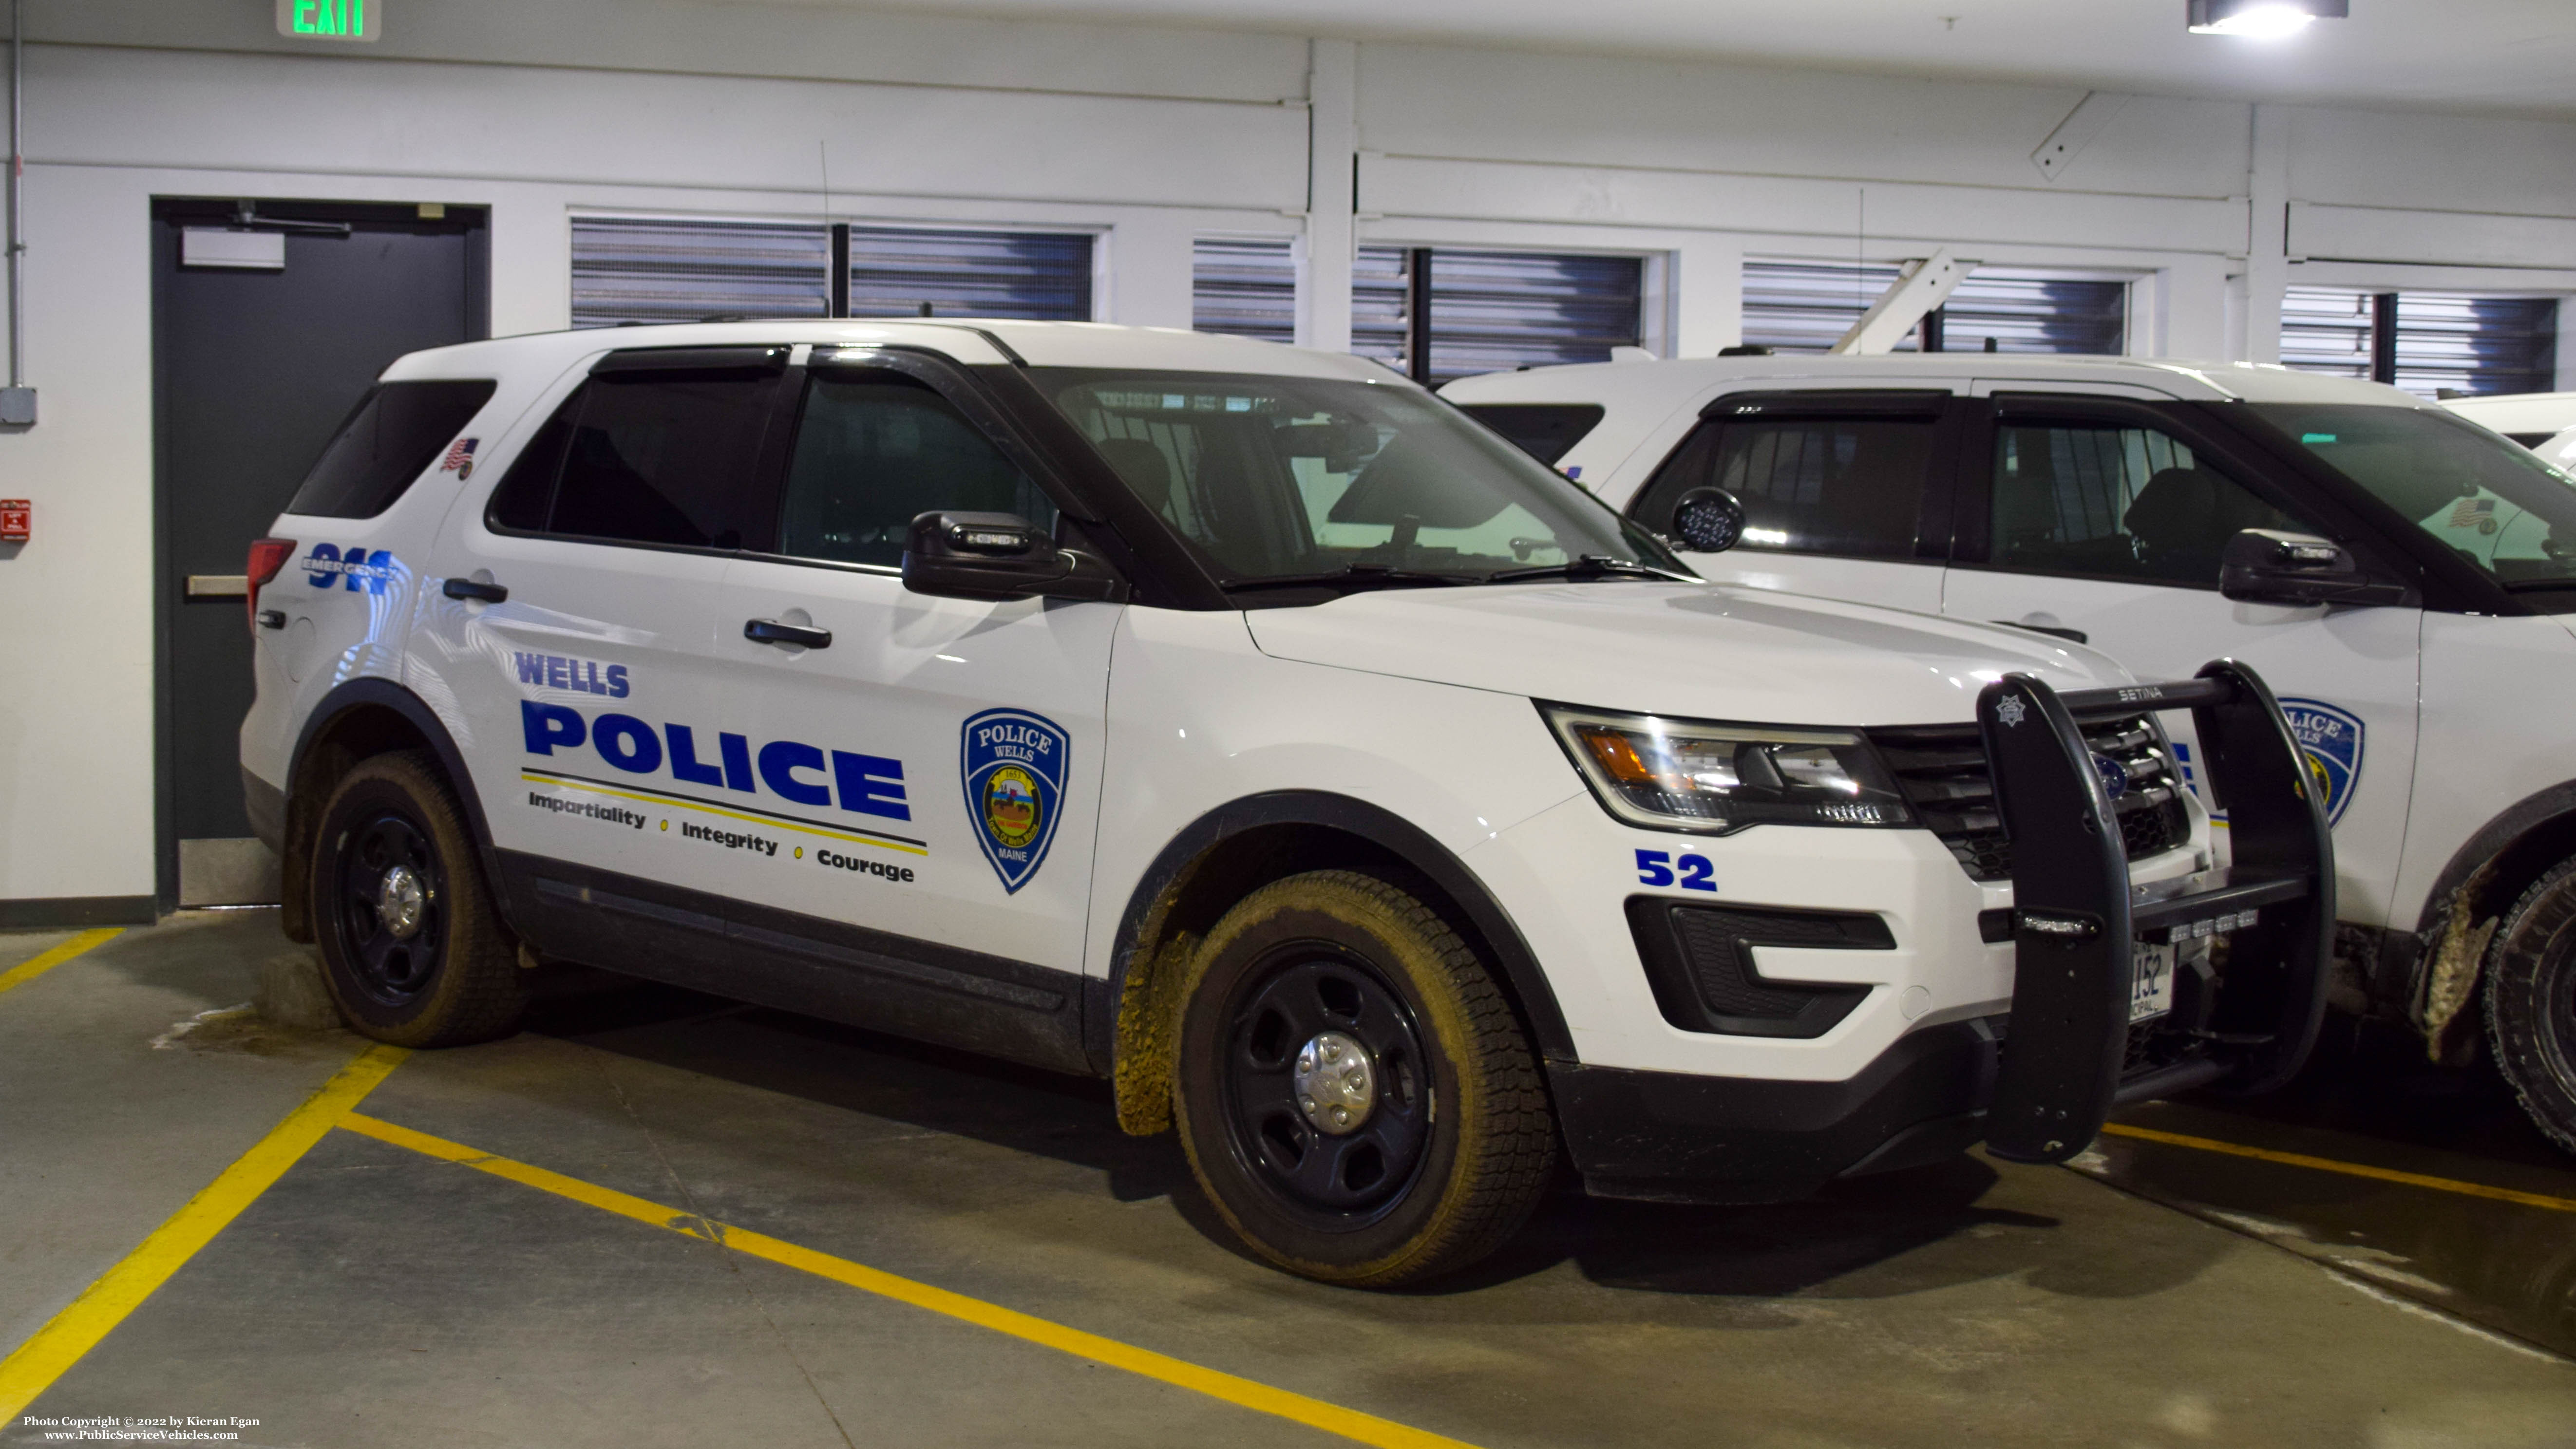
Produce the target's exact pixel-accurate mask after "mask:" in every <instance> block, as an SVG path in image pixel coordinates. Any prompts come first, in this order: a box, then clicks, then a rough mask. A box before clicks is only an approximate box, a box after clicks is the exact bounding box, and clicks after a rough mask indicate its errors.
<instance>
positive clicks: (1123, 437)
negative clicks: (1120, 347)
mask: <svg viewBox="0 0 2576 1449" xmlns="http://www.w3.org/2000/svg"><path fill="white" fill-rule="evenodd" d="M1032 376H1033V377H1034V378H1035V379H1036V381H1037V384H1038V386H1039V387H1040V389H1042V390H1043V391H1045V392H1046V393H1047V394H1048V395H1049V396H1050V397H1052V398H1053V399H1054V400H1055V402H1056V405H1057V406H1058V407H1061V408H1062V409H1063V410H1064V412H1065V414H1066V416H1068V417H1070V418H1071V419H1072V420H1073V422H1074V425H1075V426H1076V427H1079V428H1080V429H1081V430H1082V432H1083V434H1084V436H1086V437H1088V438H1090V439H1091V441H1092V443H1093V445H1094V446H1096V447H1097V448H1099V450H1100V453H1101V456H1102V457H1104V458H1106V459H1108V460H1109V463H1110V466H1112V467H1114V468H1116V469H1117V470H1118V473H1119V475H1120V476H1121V477H1123V478H1124V479H1126V481H1127V486H1128V487H1130V488H1132V489H1134V490H1135V492H1136V495H1137V496H1138V497H1140V498H1142V499H1143V500H1144V501H1145V503H1146V505H1147V506H1148V507H1150V508H1152V509H1154V510H1155V511H1156V512H1158V513H1160V514H1161V515H1162V516H1163V517H1164V518H1165V519H1166V520H1168V521H1169V522H1170V523H1171V525H1172V526H1173V528H1175V529H1176V530H1178V531H1179V532H1180V534H1181V535H1182V536H1183V537H1185V538H1187V539H1189V540H1190V541H1191V542H1192V543H1193V544H1195V545H1197V547H1198V549H1199V551H1200V553H1201V555H1202V556H1203V557H1204V558H1205V559H1206V560H1207V562H1208V564H1209V565H1210V567H1211V568H1212V569H1213V571H1214V572H1215V573H1216V575H1217V576H1218V578H1220V579H1221V580H1223V581H1224V582H1225V583H1226V584H1227V586H1228V587H1241V586H1251V585H1256V584H1258V583H1260V582H1261V581H1265V580H1267V581H1287V580H1295V579H1315V578H1318V577H1319V576H1350V577H1352V578H1353V581H1354V582H1357V581H1358V577H1357V576H1371V577H1369V578H1368V579H1367V582H1368V583H1369V584H1370V585H1371V586H1379V587H1382V586H1385V585H1387V584H1390V583H1422V584H1439V583H1469V582H1481V581H1483V580H1485V579H1487V578H1489V577H1491V576H1492V575H1495V574H1499V573H1503V572H1506V571H1509V570H1516V569H1543V568H1551V567H1555V568H1569V569H1574V570H1575V571H1577V572H1582V571H1583V570H1581V569H1580V568H1579V567H1578V566H1580V565H1582V564H1583V563H1584V561H1585V560H1587V559H1590V560H1595V561H1598V560H1605V559H1606V560H1612V561H1617V562H1619V563H1623V564H1644V565H1648V566H1651V567H1654V568H1659V569H1665V568H1672V569H1677V568H1679V565H1678V564H1677V563H1676V562H1675V560H1674V559H1673V558H1672V556H1671V555H1670V554H1669V553H1668V552H1666V551H1665V549H1664V548H1663V546H1662V544H1661V543H1660V542H1659V541H1657V540H1656V538H1655V537H1654V535H1652V534H1650V533H1648V532H1646V531H1645V530H1644V529H1643V528H1640V527H1639V526H1637V525H1635V524H1633V523H1630V522H1628V521H1627V520H1625V519H1622V518H1620V517H1619V516H1618V515H1617V514H1616V513H1613V512H1612V511H1610V510H1609V509H1608V508H1606V507H1604V506H1603V505H1602V504H1601V503H1600V502H1599V501H1598V500H1596V499H1595V498H1593V497H1592V496H1591V495H1590V494H1588V493H1586V492H1584V491H1583V490H1582V489H1581V488H1579V487H1577V486H1576V485H1574V484H1572V483H1569V482H1567V481H1566V480H1565V479H1564V478H1563V477H1560V476H1559V475H1557V474H1556V473H1554V472H1552V471H1550V470H1549V469H1548V468H1547V467H1546V466H1545V465H1543V464H1541V463H1539V462H1538V461H1537V460H1535V459H1533V458H1531V457H1530V456H1529V455H1528V454H1526V453H1524V452H1522V451H1521V450H1520V449H1518V448H1516V447H1513V446H1512V445H1511V444H1510V443H1508V442H1506V441H1504V440H1503V439H1502V438H1500V437H1497V436H1495V435H1494V434H1493V433H1492V432H1490V431H1489V430H1487V429H1485V428H1484V427H1482V426H1480V425H1478V424H1477V423H1476V422H1475V421H1474V420H1473V419H1471V418H1468V417H1467V416H1465V415H1464V414H1462V413H1459V412H1458V411H1457V410H1456V409H1454V408H1451V407H1449V406H1448V405H1447V404H1445V403H1442V402H1439V401H1437V400H1435V399H1433V398H1430V397H1426V396H1424V395H1423V394H1421V393H1418V392H1416V391H1414V390H1413V389H1411V388H1407V387H1403V386H1391V385H1387V384H1380V383H1370V382H1352V381H1340V380H1328V379H1319V378H1303V377H1270V376H1259V375H1244V376H1237V375H1231V374H1220V373H1184V372H1132V373H1131V372H1115V373H1113V372H1102V371H1093V370H1088V369H1074V368H1044V369H1038V370H1036V371H1034V372H1033V373H1032ZM1599 573H1600V570H1599V569H1598V568H1594V569H1592V570H1591V571H1590V572H1589V573H1588V574H1587V575H1586V576H1599ZM1389 574H1393V575H1394V576H1395V577H1393V578H1389V577H1388V575H1389Z"/></svg>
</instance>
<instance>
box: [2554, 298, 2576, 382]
mask: <svg viewBox="0 0 2576 1449" xmlns="http://www.w3.org/2000/svg"><path fill="white" fill-rule="evenodd" d="M2568 301H2569V299H2568V298H2565V297H2561V298H2559V299H2558V390H2559V391H2560V392H2576V307H2571V306H2569V305H2568Z"/></svg>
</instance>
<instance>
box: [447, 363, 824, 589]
mask: <svg viewBox="0 0 2576 1449" xmlns="http://www.w3.org/2000/svg"><path fill="white" fill-rule="evenodd" d="M776 388H777V384H776V381H775V379H773V378H771V377H768V376H765V375H761V374H757V373H748V372H730V373H688V372H677V371H673V372H639V373H619V374H609V375H605V376H598V377H593V378H592V379H591V380H590V381H589V382H588V383H586V384H584V385H583V387H582V390H581V391H580V392H578V393H575V394H574V395H573V398H572V400H571V401H570V402H568V403H566V404H564V407H563V410H562V411H561V412H559V413H557V414H556V415H555V417H554V419H553V420H552V421H550V422H549V423H548V424H547V425H546V427H545V429H544V430H543V431H541V432H540V433H539V434H538V435H537V436H536V438H535V439H534V440H532V441H531V442H530V444H529V446H528V450H527V452H526V453H524V454H523V455H522V456H521V458H520V460H519V462H517V463H515V464H513V465H512V466H511V469H510V474H509V476H508V477H506V478H504V479H503V480H502V481H501V486H500V487H499V488H498V489H495V490H494V491H493V495H492V502H491V505H490V508H489V510H488V511H487V513H486V515H485V516H486V518H487V519H489V521H490V522H491V523H492V525H493V526H495V527H498V528H504V529H510V530H513V531H518V532H527V533H556V534H570V535H574V536H577V537H582V538H596V539H606V540H612V541H615V542H620V543H654V544H676V545H680V546H682V547H695V548H709V547H712V548H739V547H741V546H742V535H741V519H742V516H743V509H744V507H745V505H746V503H747V501H748V492H749V490H750V487H751V482H752V474H753V471H754V469H755V467H756V465H757V463H758V461H759V454H760V439H761V434H762V431H763V429H764V428H765V427H766V425H767V422H768V418H769V410H770V403H771V400H772V398H773V396H774V394H775V392H776Z"/></svg>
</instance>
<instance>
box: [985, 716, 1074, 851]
mask: <svg viewBox="0 0 2576 1449" xmlns="http://www.w3.org/2000/svg"><path fill="white" fill-rule="evenodd" d="M1072 745H1073V742H1072V740H1071V739H1069V738H1068V737H1067V736H1066V735H1065V732H1064V731H1063V730H1061V729H1058V728H1056V726H1055V722H1054V721H1052V720H1050V719H1048V718H1047V717H1046V716H1044V715H1040V714H1031V713H1030V712H1029V711H1027V710H1024V709H988V710H986V711H984V712H983V713H982V714H979V715H976V716H974V717H973V718H971V719H969V720H967V721H966V728H965V730H964V731H963V733H962V736H961V740H960V749H959V757H958V770H959V773H960V775H961V776H962V777H963V779H964V781H965V784H966V817H967V818H968V819H969V820H972V821H974V822H975V837H976V839H977V841H979V842H980V843H981V844H982V845H983V847H984V858H985V859H986V860H989V861H991V862H992V863H993V871H994V873H995V874H997V875H999V876H1001V878H1002V889H1004V890H1006V891H1011V892H1014V893H1016V892H1017V891H1018V890H1019V888H1020V887H1022V886H1024V885H1027V884H1028V883H1029V877H1031V876H1033V875H1036V874H1037V873H1038V867H1039V866H1040V865H1041V864H1044V863H1045V861H1046V853H1047V846H1048V844H1049V843H1050V842H1052V841H1053V840H1054V839H1055V823H1056V818H1057V817H1058V816H1059V815H1061V814H1062V813H1063V808H1064V779H1065V775H1064V771H1065V756H1066V755H1067V754H1068V753H1070V751H1071V749H1072Z"/></svg>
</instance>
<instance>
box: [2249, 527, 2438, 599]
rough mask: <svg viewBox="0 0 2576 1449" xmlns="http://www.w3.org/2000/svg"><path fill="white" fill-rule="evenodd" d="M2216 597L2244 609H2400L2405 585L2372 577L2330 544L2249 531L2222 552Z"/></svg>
mask: <svg viewBox="0 0 2576 1449" xmlns="http://www.w3.org/2000/svg"><path fill="white" fill-rule="evenodd" d="M2218 557H2219V566H2218V592H2219V593H2220V594H2221V595H2222V596H2224V597H2226V598H2229V599H2233V600H2235V601H2236V602H2237V603H2240V604H2289V605H2294V606H2300V605H2316V604H2396V603H2402V602H2404V601H2405V599H2406V594H2407V590H2406V586H2405V585H2403V584H2392V583H2386V582H2383V581H2381V580H2378V579H2374V578H2372V577H2371V576H2370V575H2369V574H2368V573H2367V572H2365V571H2364V570H2363V569H2362V566H2361V561H2360V560H2359V559H2356V558H2354V557H2353V555H2352V551H2351V550H2350V549H2347V548H2345V547H2344V546H2343V545H2341V544H2339V543H2336V542H2334V541H2333V540H2332V539H2325V538H2318V537H2317V536H2315V535H2314V534H2307V533H2283V532H2281V531H2279V530H2278V529H2270V528H2249V529H2246V530H2244V531H2243V532H2241V533H2238V534H2237V535H2236V536H2235V537H2233V538H2231V539H2229V540H2227V546H2226V547H2225V548H2224V549H2223V550H2221V551H2220V553H2219V556H2218Z"/></svg>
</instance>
